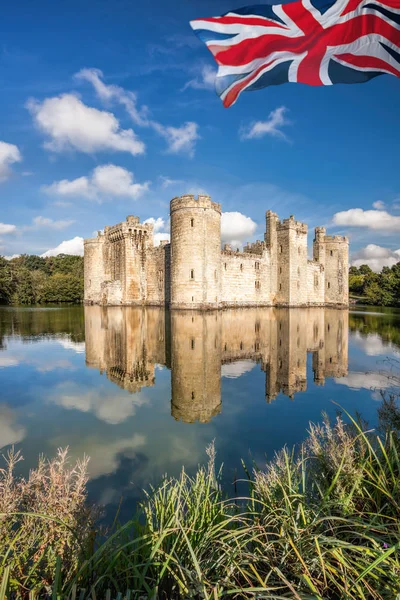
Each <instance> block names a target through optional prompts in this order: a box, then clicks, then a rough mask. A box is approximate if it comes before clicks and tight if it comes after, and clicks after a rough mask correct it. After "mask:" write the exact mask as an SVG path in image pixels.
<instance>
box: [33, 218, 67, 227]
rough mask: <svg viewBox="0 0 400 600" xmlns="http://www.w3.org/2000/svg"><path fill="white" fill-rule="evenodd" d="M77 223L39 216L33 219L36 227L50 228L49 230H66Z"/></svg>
mask: <svg viewBox="0 0 400 600" xmlns="http://www.w3.org/2000/svg"><path fill="white" fill-rule="evenodd" d="M72 223H75V221H72V220H64V221H61V220H60V221H54V220H53V219H49V218H48V217H42V216H38V217H35V218H34V219H33V224H34V225H35V226H36V227H48V228H49V229H65V228H66V227H69V226H70V225H72Z"/></svg>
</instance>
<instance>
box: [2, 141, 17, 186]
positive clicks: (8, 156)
mask: <svg viewBox="0 0 400 600" xmlns="http://www.w3.org/2000/svg"><path fill="white" fill-rule="evenodd" d="M21 160H22V156H21V153H20V151H19V150H18V146H15V144H7V142H0V181H5V180H6V179H8V178H9V177H10V175H11V169H10V165H12V164H13V163H17V162H21Z"/></svg>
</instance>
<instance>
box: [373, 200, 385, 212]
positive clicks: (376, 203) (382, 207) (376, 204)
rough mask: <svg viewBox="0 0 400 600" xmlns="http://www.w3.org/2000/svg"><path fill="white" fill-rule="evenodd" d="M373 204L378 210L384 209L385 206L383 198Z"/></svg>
mask: <svg viewBox="0 0 400 600" xmlns="http://www.w3.org/2000/svg"><path fill="white" fill-rule="evenodd" d="M372 206H373V207H374V208H376V209H377V210H383V209H384V208H385V203H384V202H382V200H377V201H376V202H374V203H373V204H372Z"/></svg>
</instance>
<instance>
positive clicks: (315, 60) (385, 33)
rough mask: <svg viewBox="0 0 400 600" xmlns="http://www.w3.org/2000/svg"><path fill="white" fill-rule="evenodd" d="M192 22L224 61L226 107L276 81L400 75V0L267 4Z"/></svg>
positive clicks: (219, 86) (221, 87)
mask: <svg viewBox="0 0 400 600" xmlns="http://www.w3.org/2000/svg"><path fill="white" fill-rule="evenodd" d="M190 25H191V27H192V28H193V30H194V31H195V32H196V34H197V35H198V36H199V38H200V39H201V40H202V41H204V42H205V43H206V45H207V47H208V49H209V50H210V51H211V53H212V54H213V56H214V58H215V60H216V62H217V64H218V73H217V76H216V80H215V87H216V90H217V93H218V95H219V96H220V98H221V100H222V102H223V104H224V106H225V107H228V106H231V105H232V104H234V103H235V102H236V100H237V99H238V97H239V95H240V94H241V93H242V92H244V91H252V90H258V89H260V88H263V87H265V86H268V85H279V84H281V83H287V82H298V83H306V84H308V85H315V86H316V85H332V84H334V83H362V82H364V81H368V80H369V79H371V78H372V77H376V76H377V75H381V74H383V73H389V74H392V75H395V76H396V77H400V0H336V2H335V1H334V0H301V1H300V2H299V1H297V2H292V3H289V4H276V5H272V6H271V5H266V4H262V5H255V6H248V7H245V8H241V9H238V10H234V11H232V12H228V13H226V14H225V15H223V16H222V17H210V18H205V19H196V20H194V21H191V23H190Z"/></svg>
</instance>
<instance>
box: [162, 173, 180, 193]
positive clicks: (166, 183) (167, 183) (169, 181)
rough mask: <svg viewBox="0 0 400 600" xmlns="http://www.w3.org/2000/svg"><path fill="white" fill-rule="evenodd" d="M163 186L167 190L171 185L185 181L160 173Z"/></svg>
mask: <svg viewBox="0 0 400 600" xmlns="http://www.w3.org/2000/svg"><path fill="white" fill-rule="evenodd" d="M160 181H161V187H162V188H163V190H166V189H167V188H168V187H169V186H170V185H179V184H180V183H183V181H182V179H171V178H170V177H164V175H160Z"/></svg>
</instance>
